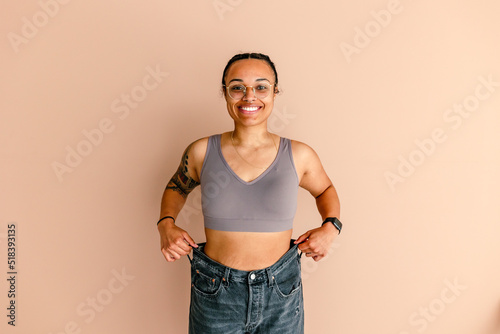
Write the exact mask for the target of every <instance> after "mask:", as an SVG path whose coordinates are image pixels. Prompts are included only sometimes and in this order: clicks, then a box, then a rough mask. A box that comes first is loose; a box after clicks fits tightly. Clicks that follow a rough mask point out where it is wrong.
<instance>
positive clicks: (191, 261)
mask: <svg viewBox="0 0 500 334" xmlns="http://www.w3.org/2000/svg"><path fill="white" fill-rule="evenodd" d="M187 256H188V259H189V262H190V263H191V265H192V264H193V260H191V257H189V254H188V255H187Z"/></svg>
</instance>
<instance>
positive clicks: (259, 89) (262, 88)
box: [226, 82, 274, 100]
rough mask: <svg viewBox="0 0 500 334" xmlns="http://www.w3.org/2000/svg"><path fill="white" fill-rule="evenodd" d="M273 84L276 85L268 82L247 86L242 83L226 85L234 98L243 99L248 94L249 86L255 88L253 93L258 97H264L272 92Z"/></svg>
mask: <svg viewBox="0 0 500 334" xmlns="http://www.w3.org/2000/svg"><path fill="white" fill-rule="evenodd" d="M272 86H274V84H272V85H271V84H270V83H267V82H260V83H258V84H257V85H256V86H245V85H243V84H241V83H233V84H230V85H229V86H226V90H227V93H228V94H229V96H230V97H231V98H232V99H234V100H241V99H242V98H243V96H245V95H246V94H247V88H248V87H250V88H252V89H253V95H255V97H256V98H258V99H264V98H266V97H268V96H269V93H271V87H272Z"/></svg>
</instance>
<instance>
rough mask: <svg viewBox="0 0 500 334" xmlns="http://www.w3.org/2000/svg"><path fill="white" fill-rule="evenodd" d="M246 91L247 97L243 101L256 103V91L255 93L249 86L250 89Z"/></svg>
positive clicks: (247, 88)
mask: <svg viewBox="0 0 500 334" xmlns="http://www.w3.org/2000/svg"><path fill="white" fill-rule="evenodd" d="M245 88H246V90H245V96H243V100H244V101H254V100H256V99H257V98H256V97H255V94H254V91H253V87H251V86H248V87H245Z"/></svg>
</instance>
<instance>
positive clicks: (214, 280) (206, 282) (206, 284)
mask: <svg viewBox="0 0 500 334" xmlns="http://www.w3.org/2000/svg"><path fill="white" fill-rule="evenodd" d="M191 287H192V288H193V290H194V291H195V292H196V293H198V294H200V295H202V296H206V297H215V296H217V295H218V294H219V291H220V289H221V287H222V276H221V275H220V274H219V273H217V272H214V271H212V270H210V268H207V267H206V266H203V265H200V264H199V263H196V262H195V263H193V266H192V267H191Z"/></svg>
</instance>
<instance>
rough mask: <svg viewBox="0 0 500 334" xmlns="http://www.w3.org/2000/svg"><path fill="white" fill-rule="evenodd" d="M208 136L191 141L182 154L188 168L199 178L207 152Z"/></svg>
mask: <svg viewBox="0 0 500 334" xmlns="http://www.w3.org/2000/svg"><path fill="white" fill-rule="evenodd" d="M207 146H208V137H203V138H199V139H197V140H195V141H193V142H192V143H190V144H189V145H188V146H187V147H186V150H185V151H184V153H183V155H182V159H183V160H184V161H185V164H186V165H187V167H188V169H190V170H191V172H192V173H193V176H195V177H196V178H197V179H198V178H199V175H200V171H201V167H202V166H203V161H204V160H205V155H206V153H207Z"/></svg>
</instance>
